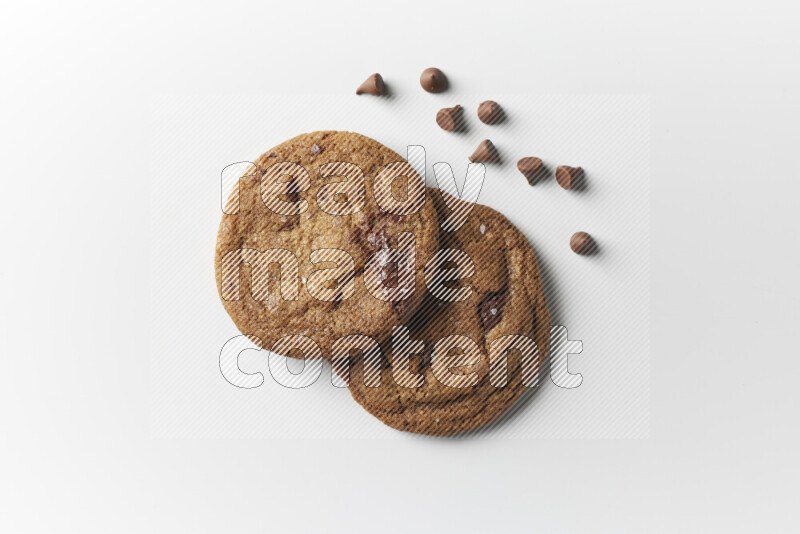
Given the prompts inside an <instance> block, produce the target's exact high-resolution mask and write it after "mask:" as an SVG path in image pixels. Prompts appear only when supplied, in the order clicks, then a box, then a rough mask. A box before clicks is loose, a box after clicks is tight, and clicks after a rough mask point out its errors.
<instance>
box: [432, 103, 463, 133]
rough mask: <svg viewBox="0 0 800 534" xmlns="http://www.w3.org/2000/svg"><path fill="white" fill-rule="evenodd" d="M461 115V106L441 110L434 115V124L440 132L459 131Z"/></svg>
mask: <svg viewBox="0 0 800 534" xmlns="http://www.w3.org/2000/svg"><path fill="white" fill-rule="evenodd" d="M463 114H464V108H462V107H461V106H454V107H452V108H442V109H440V110H439V112H438V113H436V124H438V125H439V127H440V128H441V129H442V130H446V131H448V132H453V131H455V130H460V129H461V126H462V122H463V121H462V116H463Z"/></svg>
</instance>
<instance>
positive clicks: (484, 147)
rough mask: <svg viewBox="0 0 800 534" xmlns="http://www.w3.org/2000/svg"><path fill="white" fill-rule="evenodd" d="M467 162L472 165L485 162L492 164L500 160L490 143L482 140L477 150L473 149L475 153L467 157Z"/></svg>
mask: <svg viewBox="0 0 800 534" xmlns="http://www.w3.org/2000/svg"><path fill="white" fill-rule="evenodd" d="M469 160H470V161H471V162H473V163H478V162H486V163H492V162H496V161H499V160H500V156H499V155H498V153H497V149H496V148H495V147H494V145H493V144H492V142H491V141H489V140H488V139H484V140H483V141H482V142H481V144H480V145H478V148H476V149H475V152H473V153H472V155H471V156H470V157H469Z"/></svg>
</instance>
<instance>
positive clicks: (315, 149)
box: [311, 143, 325, 156]
mask: <svg viewBox="0 0 800 534" xmlns="http://www.w3.org/2000/svg"><path fill="white" fill-rule="evenodd" d="M324 150H325V149H324V148H322V147H321V146H319V145H318V144H317V143H314V144H313V145H311V154H312V155H314V156H319V155H320V154H322V152H323V151H324Z"/></svg>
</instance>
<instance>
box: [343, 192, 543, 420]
mask: <svg viewBox="0 0 800 534" xmlns="http://www.w3.org/2000/svg"><path fill="white" fill-rule="evenodd" d="M441 194H446V193H441V192H439V191H436V190H434V191H433V192H432V193H431V196H432V197H433V199H434V204H435V205H436V208H437V212H438V213H439V218H440V220H442V219H444V218H445V217H446V215H447V213H448V211H447V208H446V207H445V206H444V203H443V201H442V200H441V197H440V196H439V195H441ZM448 250H450V251H452V250H459V251H462V252H463V253H465V254H466V255H467V256H468V257H469V258H470V259H471V260H472V262H473V264H474V271H473V272H472V274H471V275H469V276H464V277H460V278H458V279H457V280H452V279H451V280H450V281H448V282H444V284H445V285H446V286H447V287H448V289H450V290H453V292H454V293H452V294H457V293H458V292H457V290H458V289H463V288H467V289H468V296H467V297H466V298H465V299H464V300H457V301H449V300H442V299H439V298H437V297H436V296H434V294H433V292H432V291H429V292H428V293H427V295H426V297H425V301H424V302H423V303H422V305H421V306H420V308H419V309H418V310H417V311H416V312H415V313H414V315H413V316H412V317H411V318H410V319H409V320H408V321H407V322H406V323H405V325H404V326H403V327H402V328H401V329H399V330H397V331H396V332H395V333H396V335H395V336H394V337H393V339H389V340H386V341H385V342H384V343H382V345H381V347H382V350H383V353H384V355H385V360H386V361H388V366H385V365H384V366H382V367H380V368H379V366H377V365H376V366H374V367H373V366H371V364H370V362H368V361H366V360H365V359H364V358H354V359H353V361H352V362H351V367H350V374H349V379H350V383H349V386H348V387H349V390H350V393H351V394H352V396H353V398H354V399H355V400H356V401H357V402H358V403H359V404H361V405H362V406H363V407H364V408H365V409H366V410H367V411H368V412H369V413H371V414H372V415H374V416H375V417H377V418H378V419H380V420H381V421H383V422H384V423H385V424H387V425H389V426H391V427H393V428H396V429H398V430H404V431H408V432H416V433H422V434H432V435H446V434H455V433H460V432H466V431H468V430H472V429H474V428H477V427H480V426H482V425H484V424H486V423H489V422H490V421H493V420H494V419H496V418H497V417H499V416H500V415H501V414H503V413H504V412H505V411H506V410H507V409H508V408H510V407H511V406H512V405H513V404H514V402H515V401H516V400H517V399H518V398H519V396H520V395H521V394H522V393H523V392H524V391H525V390H526V387H527V386H528V385H530V384H531V382H532V376H536V373H537V372H538V370H539V367H540V365H541V363H542V361H543V360H544V358H545V356H546V355H547V351H548V349H549V342H550V315H549V313H548V310H547V305H546V304H545V298H544V293H543V289H542V281H541V277H540V275H539V269H538V267H537V263H536V257H535V255H534V252H533V249H532V248H531V246H530V244H529V243H528V240H527V239H526V238H525V236H524V235H522V233H520V232H519V230H517V229H516V228H515V227H514V226H513V225H512V224H511V223H510V222H509V221H508V219H506V218H505V217H503V215H501V214H500V213H498V212H496V211H494V210H493V209H491V208H488V207H486V206H480V205H476V206H475V207H474V209H473V211H472V213H471V214H470V216H469V219H468V220H467V221H466V223H465V224H464V225H463V226H462V227H461V228H459V229H458V230H457V231H456V232H453V233H446V232H442V233H441V235H440V253H439V254H440V255H442V258H445V259H446V260H447V261H445V262H443V264H444V265H445V267H448V268H455V266H453V265H448V264H450V263H453V261H452V260H453V259H454V258H457V257H458V256H457V255H456V254H453V253H452V252H448ZM465 272H467V273H468V272H469V269H467V271H465ZM428 277H429V273H428V272H427V270H426V280H428ZM534 343H535V346H534ZM377 377H380V381H379V383H378V384H376V383H375V382H376V378H377Z"/></svg>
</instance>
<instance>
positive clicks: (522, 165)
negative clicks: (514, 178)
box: [517, 158, 543, 185]
mask: <svg viewBox="0 0 800 534" xmlns="http://www.w3.org/2000/svg"><path fill="white" fill-rule="evenodd" d="M517 168H518V169H519V172H521V173H522V174H523V175H524V176H525V178H527V179H528V183H529V184H531V185H533V184H535V183H536V180H537V179H538V178H539V175H540V174H541V172H542V170H543V169H542V160H540V159H539V158H522V159H521V160H519V161H518V162H517Z"/></svg>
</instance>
